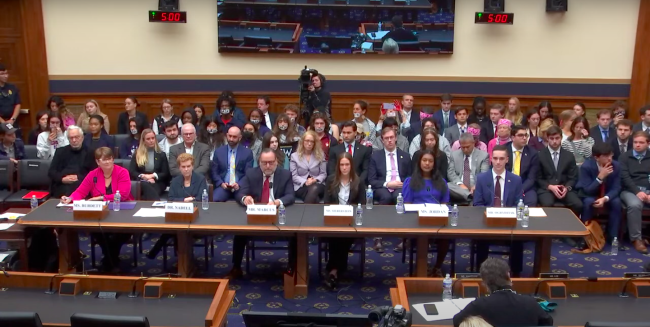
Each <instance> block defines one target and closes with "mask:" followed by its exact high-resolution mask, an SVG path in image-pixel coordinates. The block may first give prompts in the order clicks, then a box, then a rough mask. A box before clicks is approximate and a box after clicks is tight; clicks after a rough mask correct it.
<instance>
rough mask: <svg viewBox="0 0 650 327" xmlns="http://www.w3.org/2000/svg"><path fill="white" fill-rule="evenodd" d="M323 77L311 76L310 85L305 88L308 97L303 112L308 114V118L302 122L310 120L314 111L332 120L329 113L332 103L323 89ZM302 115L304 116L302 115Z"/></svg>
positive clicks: (328, 94) (319, 75)
mask: <svg viewBox="0 0 650 327" xmlns="http://www.w3.org/2000/svg"><path fill="white" fill-rule="evenodd" d="M325 82H326V80H325V76H323V75H321V74H317V75H314V76H312V78H311V83H310V84H309V86H308V87H307V91H309V95H308V97H307V101H306V102H305V107H304V110H303V111H304V112H306V113H308V115H309V117H303V118H305V119H303V121H307V122H308V121H309V119H311V114H313V113H314V111H320V112H322V113H324V114H325V115H326V116H327V118H328V119H330V120H331V119H332V115H331V113H330V107H331V103H332V97H331V96H330V93H329V92H328V91H327V89H326V87H325ZM303 115H304V114H303Z"/></svg>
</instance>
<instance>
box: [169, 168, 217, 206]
mask: <svg viewBox="0 0 650 327" xmlns="http://www.w3.org/2000/svg"><path fill="white" fill-rule="evenodd" d="M183 180H184V177H183V175H178V176H176V177H174V179H172V182H171V185H170V186H169V196H168V197H167V200H169V201H183V200H185V198H187V197H190V196H191V197H194V198H196V200H197V201H201V195H203V190H207V189H208V184H207V183H206V182H205V176H203V175H202V174H197V173H194V172H193V173H192V179H191V181H190V187H185V186H184V185H183Z"/></svg>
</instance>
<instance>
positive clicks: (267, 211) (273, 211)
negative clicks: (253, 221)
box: [246, 204, 278, 216]
mask: <svg viewBox="0 0 650 327" xmlns="http://www.w3.org/2000/svg"><path fill="white" fill-rule="evenodd" d="M246 214H247V215H269V216H275V215H277V214H278V208H276V207H275V206H273V205H268V204H252V205H249V206H247V207H246Z"/></svg>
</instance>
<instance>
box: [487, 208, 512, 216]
mask: <svg viewBox="0 0 650 327" xmlns="http://www.w3.org/2000/svg"><path fill="white" fill-rule="evenodd" d="M485 216H486V217H488V218H515V219H516V218H517V208H486V209H485Z"/></svg>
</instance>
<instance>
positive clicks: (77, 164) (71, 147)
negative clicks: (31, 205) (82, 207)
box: [48, 125, 103, 198]
mask: <svg viewBox="0 0 650 327" xmlns="http://www.w3.org/2000/svg"><path fill="white" fill-rule="evenodd" d="M66 134H67V136H68V141H69V143H70V144H68V145H66V146H64V147H62V148H59V149H58V150H56V153H54V158H52V163H50V170H49V171H48V176H49V177H50V180H51V181H52V186H51V187H50V195H51V196H52V198H60V197H62V196H69V195H70V194H72V192H74V191H75V190H76V189H77V187H79V185H81V181H83V180H84V178H85V177H86V175H87V174H88V172H90V171H91V170H93V169H95V168H97V164H96V163H95V160H93V159H94V155H95V154H94V153H89V151H88V150H87V149H86V147H84V146H83V141H84V135H83V131H82V130H81V128H80V127H78V126H74V125H73V126H70V127H68V130H67V132H66ZM98 183H103V182H102V181H99V182H98Z"/></svg>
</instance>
